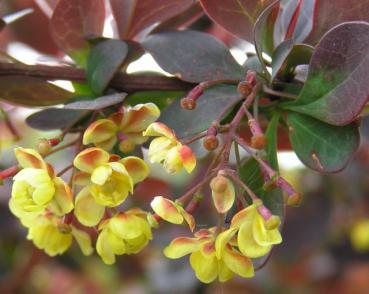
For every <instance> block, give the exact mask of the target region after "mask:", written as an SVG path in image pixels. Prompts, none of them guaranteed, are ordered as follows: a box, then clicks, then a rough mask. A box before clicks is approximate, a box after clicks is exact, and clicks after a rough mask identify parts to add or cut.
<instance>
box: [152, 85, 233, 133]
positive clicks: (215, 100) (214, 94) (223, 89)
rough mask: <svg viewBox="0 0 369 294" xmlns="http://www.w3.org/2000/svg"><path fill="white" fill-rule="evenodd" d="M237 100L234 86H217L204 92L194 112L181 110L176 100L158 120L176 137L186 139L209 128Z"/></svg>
mask: <svg viewBox="0 0 369 294" xmlns="http://www.w3.org/2000/svg"><path fill="white" fill-rule="evenodd" d="M239 100H240V95H239V94H238V92H237V88H236V86H230V85H219V86H216V87H213V88H211V89H209V90H206V91H205V93H204V94H203V95H202V96H201V97H200V98H199V99H198V100H197V106H196V108H195V109H194V110H185V109H183V108H182V107H181V105H180V101H179V99H178V100H176V101H175V102H173V103H172V104H171V105H170V106H169V107H167V108H166V109H165V110H164V111H163V112H162V114H161V116H160V119H159V120H160V121H161V122H163V123H164V124H166V125H168V126H169V127H170V128H172V129H173V130H174V131H175V132H176V134H177V136H178V137H180V138H182V137H188V136H191V135H194V134H197V133H199V132H202V131H204V130H206V129H207V128H209V126H210V124H211V123H212V122H213V121H214V120H215V119H216V118H217V116H218V115H219V114H220V113H221V112H222V111H223V110H224V108H225V107H226V106H227V105H228V104H230V103H236V102H237V101H239Z"/></svg>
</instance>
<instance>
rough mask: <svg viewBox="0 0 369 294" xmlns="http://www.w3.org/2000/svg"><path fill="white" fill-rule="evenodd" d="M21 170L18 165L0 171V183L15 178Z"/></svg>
mask: <svg viewBox="0 0 369 294" xmlns="http://www.w3.org/2000/svg"><path fill="white" fill-rule="evenodd" d="M19 170H20V168H19V166H18V165H14V166H11V167H9V168H7V169H4V170H2V171H0V182H1V180H4V179H7V178H10V177H12V176H14V175H15V174H16V173H17V172H18V171H19Z"/></svg>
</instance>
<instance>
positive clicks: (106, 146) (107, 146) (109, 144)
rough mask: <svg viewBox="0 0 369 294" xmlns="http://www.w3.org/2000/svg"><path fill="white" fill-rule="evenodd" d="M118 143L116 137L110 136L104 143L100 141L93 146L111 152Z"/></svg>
mask: <svg viewBox="0 0 369 294" xmlns="http://www.w3.org/2000/svg"><path fill="white" fill-rule="evenodd" d="M117 142H118V139H117V137H116V136H112V137H110V138H108V139H106V140H105V141H101V142H98V143H95V146H96V147H98V148H101V149H104V150H111V149H113V147H114V145H115V144H116V143H117Z"/></svg>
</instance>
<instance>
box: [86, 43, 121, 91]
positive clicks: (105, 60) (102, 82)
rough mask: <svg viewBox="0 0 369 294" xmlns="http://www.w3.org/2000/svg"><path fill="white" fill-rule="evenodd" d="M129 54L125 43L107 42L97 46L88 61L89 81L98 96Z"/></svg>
mask: <svg viewBox="0 0 369 294" xmlns="http://www.w3.org/2000/svg"><path fill="white" fill-rule="evenodd" d="M127 54H128V46H127V44H126V43H125V42H124V41H120V40H112V39H111V40H106V41H103V42H100V43H98V44H96V45H95V46H94V47H93V48H92V49H91V52H90V54H89V56H88V59H87V81H88V83H89V85H90V87H91V89H92V91H94V92H95V93H96V94H97V95H100V94H102V93H103V92H104V90H105V88H106V87H107V86H108V84H109V83H110V81H111V79H112V78H113V76H114V75H115V73H116V72H117V71H118V70H119V68H120V67H121V65H122V64H123V61H124V59H125V58H126V56H127Z"/></svg>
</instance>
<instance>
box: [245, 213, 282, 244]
mask: <svg viewBox="0 0 369 294" xmlns="http://www.w3.org/2000/svg"><path fill="white" fill-rule="evenodd" d="M252 234H253V235H254V239H255V241H256V243H258V244H259V245H262V246H268V245H272V244H280V243H282V236H281V233H280V232H279V230H278V229H272V230H267V229H266V228H265V223H264V219H263V218H262V216H261V215H259V214H258V215H257V217H256V219H255V221H254V223H253V226H252Z"/></svg>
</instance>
